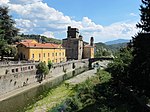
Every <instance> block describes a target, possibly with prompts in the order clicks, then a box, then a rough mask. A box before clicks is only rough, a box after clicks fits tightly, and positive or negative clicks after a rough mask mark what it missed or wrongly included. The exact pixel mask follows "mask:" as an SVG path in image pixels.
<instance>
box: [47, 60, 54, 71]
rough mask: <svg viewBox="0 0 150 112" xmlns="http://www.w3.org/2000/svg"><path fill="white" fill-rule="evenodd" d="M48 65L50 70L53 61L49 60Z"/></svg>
mask: <svg viewBox="0 0 150 112" xmlns="http://www.w3.org/2000/svg"><path fill="white" fill-rule="evenodd" d="M47 66H48V68H49V70H50V69H51V68H52V66H53V63H52V62H51V61H50V60H49V61H48V65H47Z"/></svg>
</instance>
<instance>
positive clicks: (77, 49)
mask: <svg viewBox="0 0 150 112" xmlns="http://www.w3.org/2000/svg"><path fill="white" fill-rule="evenodd" d="M63 47H65V49H66V57H67V59H68V60H73V59H74V60H79V59H82V57H83V55H82V54H83V40H82V36H81V35H79V30H78V29H77V28H71V27H70V26H69V27H68V31H67V38H66V39H63Z"/></svg>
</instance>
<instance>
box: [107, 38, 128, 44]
mask: <svg viewBox="0 0 150 112" xmlns="http://www.w3.org/2000/svg"><path fill="white" fill-rule="evenodd" d="M129 41H130V40H127V39H117V40H113V41H108V42H105V44H106V45H112V44H120V43H127V42H129Z"/></svg>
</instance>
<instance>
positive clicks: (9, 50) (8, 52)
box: [0, 39, 17, 60]
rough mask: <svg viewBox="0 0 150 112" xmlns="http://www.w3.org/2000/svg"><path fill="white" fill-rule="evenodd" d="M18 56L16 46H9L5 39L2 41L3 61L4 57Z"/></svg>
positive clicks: (0, 49)
mask: <svg viewBox="0 0 150 112" xmlns="http://www.w3.org/2000/svg"><path fill="white" fill-rule="evenodd" d="M16 54H17V48H16V47H15V46H11V45H8V44H7V42H6V41H5V40H4V39H0V55H1V60H3V57H4V56H7V57H8V56H9V57H14V56H15V55H16Z"/></svg>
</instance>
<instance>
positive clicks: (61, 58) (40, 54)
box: [29, 48, 66, 63]
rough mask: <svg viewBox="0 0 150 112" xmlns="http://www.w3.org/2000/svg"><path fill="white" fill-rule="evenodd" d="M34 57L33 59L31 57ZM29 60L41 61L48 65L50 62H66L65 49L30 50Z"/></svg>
mask: <svg viewBox="0 0 150 112" xmlns="http://www.w3.org/2000/svg"><path fill="white" fill-rule="evenodd" d="M33 55H34V57H33ZM29 59H30V60H35V61H42V62H44V61H45V62H46V63H48V61H49V60H50V61H51V62H52V63H60V62H65V61H66V56H65V49H63V48H59V49H42V48H41V49H34V48H32V49H30V56H29Z"/></svg>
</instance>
